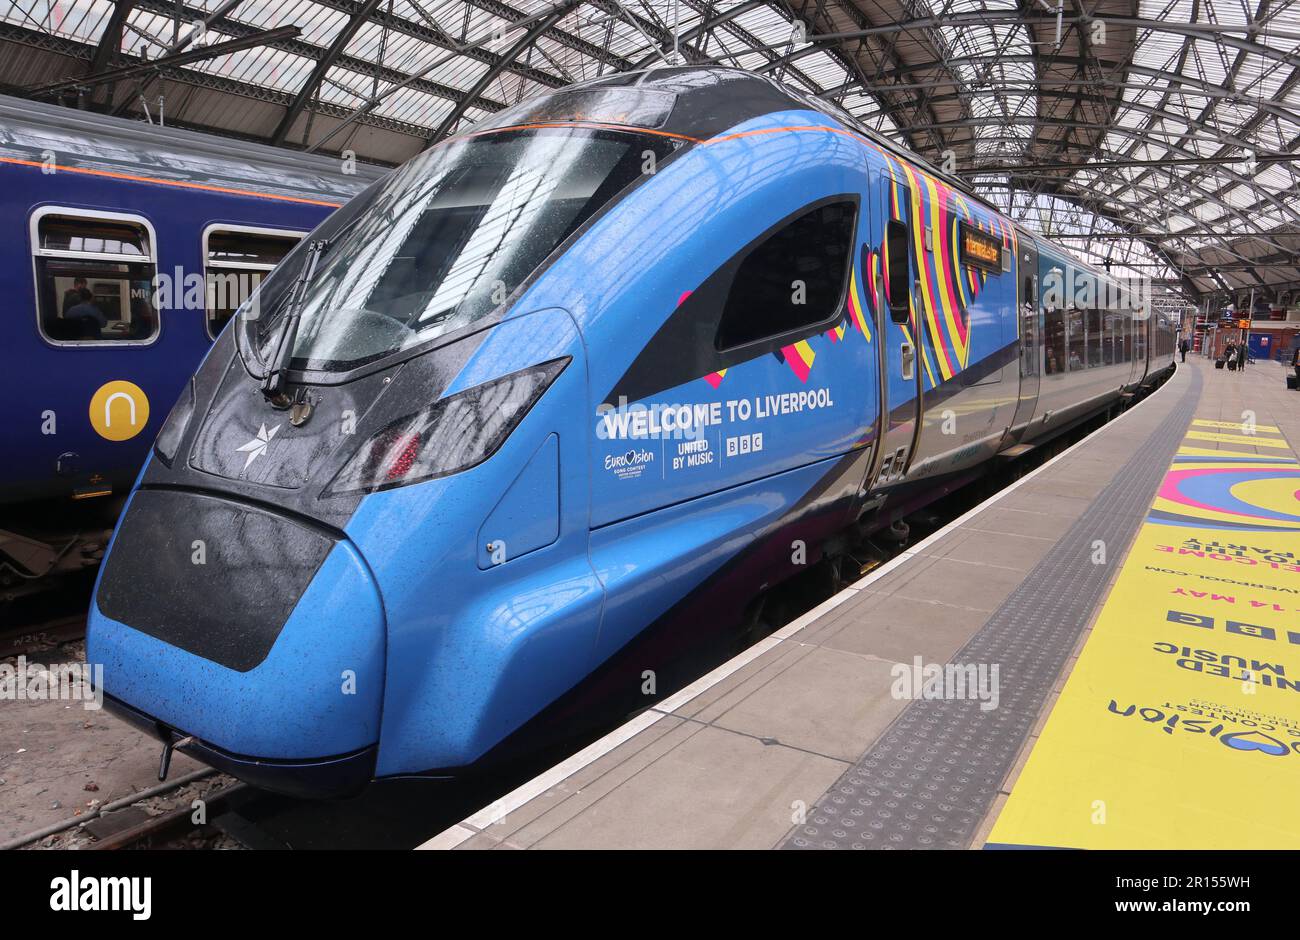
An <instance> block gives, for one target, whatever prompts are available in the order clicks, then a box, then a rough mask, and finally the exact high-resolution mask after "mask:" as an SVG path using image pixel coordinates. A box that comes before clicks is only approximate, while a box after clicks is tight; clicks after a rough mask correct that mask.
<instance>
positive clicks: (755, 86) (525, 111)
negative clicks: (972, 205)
mask: <svg viewBox="0 0 1300 940" xmlns="http://www.w3.org/2000/svg"><path fill="white" fill-rule="evenodd" d="M619 88H627V89H634V90H635V91H637V92H639V93H642V94H647V93H648V94H649V95H660V96H664V98H665V104H664V106H663V108H662V109H659V110H658V111H657V110H656V109H655V108H653V107H642V108H636V107H635V106H634V105H628V107H632V108H633V109H634V111H635V113H636V114H637V115H638V116H640V117H641V118H642V119H644V120H643V121H642V122H641V126H644V127H646V128H648V129H649V128H653V129H655V130H659V131H662V132H666V133H671V134H676V135H680V136H683V137H690V138H696V139H704V138H708V137H712V136H714V135H716V134H719V133H721V132H722V131H725V130H727V129H729V128H732V127H735V126H736V125H737V124H739V123H741V122H742V121H746V120H749V119H751V118H755V117H759V116H761V115H764V114H770V113H771V112H773V111H785V110H791V109H800V108H801V109H806V110H813V111H820V112H821V113H822V114H825V115H826V116H827V117H831V118H834V119H835V120H836V121H839V122H840V123H841V124H843V125H844V126H845V127H848V128H850V129H851V130H853V131H854V132H855V133H857V134H860V135H861V136H862V137H865V138H867V139H868V140H870V141H871V142H872V143H873V144H875V145H876V146H878V147H879V148H880V149H882V150H887V151H889V152H890V153H891V154H892V155H894V156H896V157H898V158H900V159H904V160H907V161H908V162H910V163H912V164H913V165H915V166H918V167H921V168H922V169H924V170H925V172H926V173H928V174H929V175H931V176H933V177H935V178H937V179H941V180H943V182H944V183H945V184H947V185H948V186H950V187H952V188H953V189H955V190H957V191H958V192H960V193H961V194H962V195H963V196H967V197H969V198H971V199H974V200H975V201H977V202H979V203H980V204H981V205H982V206H984V207H985V208H987V209H988V210H989V211H990V212H993V213H995V214H997V215H999V216H1000V215H1002V213H1001V211H1000V210H999V209H998V208H997V207H996V206H994V205H993V204H992V203H990V202H989V201H988V200H987V199H985V198H984V197H983V196H981V195H980V194H979V193H977V192H975V191H974V189H972V188H971V186H970V184H969V183H967V182H966V181H965V180H962V179H960V178H958V177H955V176H953V175H951V174H949V173H945V172H944V171H942V170H940V169H938V168H937V167H935V166H933V165H932V164H930V163H929V162H928V161H926V160H925V158H923V157H921V156H920V155H918V154H916V153H913V152H912V151H911V150H908V149H907V148H905V147H901V146H899V145H898V144H897V143H895V142H894V141H891V140H889V139H888V138H887V137H884V136H882V135H881V134H879V133H877V132H876V131H874V130H872V129H871V128H869V127H867V126H866V125H865V124H863V123H862V122H860V121H858V120H857V119H856V118H855V117H853V115H851V114H849V113H848V112H847V111H845V110H843V109H842V108H839V107H837V106H836V105H834V104H832V103H831V102H829V101H826V100H824V99H822V98H818V97H816V96H814V95H807V94H804V93H802V92H800V91H798V90H796V89H794V88H791V87H790V86H788V85H785V84H782V83H781V82H779V81H777V80H776V79H774V78H771V77H769V76H766V75H758V74H755V73H754V72H748V71H745V70H744V69H737V68H732V67H730V66H724V65H688V66H661V67H657V68H650V69H644V70H642V71H639V72H617V73H614V74H611V75H605V76H602V77H600V78H594V79H590V80H588V81H585V82H578V83H576V84H573V85H567V86H565V87H564V88H557V89H555V90H553V91H550V92H548V93H546V94H544V95H541V96H539V97H536V98H530V99H528V100H527V101H523V102H521V103H520V104H518V105H515V106H514V107H511V108H507V109H506V110H505V111H501V112H498V113H497V114H494V115H492V117H490V118H487V119H486V120H484V121H481V122H479V123H478V124H476V125H474V126H473V127H470V128H468V132H469V133H474V132H475V131H479V130H483V129H485V128H490V127H501V126H506V125H509V124H513V123H517V122H519V121H520V120H521V119H525V118H526V116H531V115H536V114H538V113H539V112H540V113H542V114H546V115H548V116H549V115H554V116H555V117H556V118H557V119H562V118H560V114H562V113H563V110H564V106H563V102H564V101H565V99H578V98H580V97H581V96H582V95H584V94H588V93H590V92H591V91H593V90H599V89H619ZM668 95H671V96H672V98H671V100H668V99H667V96H668ZM548 103H553V104H550V105H549V106H548ZM575 110H576V111H578V112H581V113H589V112H588V106H587V103H586V102H584V103H583V104H581V105H576V106H575ZM656 118H657V119H658V122H657V123H652V121H653V120H655V119H656ZM534 119H535V118H534ZM568 119H569V120H572V119H573V118H572V117H569V118H568ZM610 123H620V122H619V121H617V120H611V122H610ZM627 123H629V124H632V125H634V126H635V125H637V124H638V123H639V122H638V120H636V119H635V118H634V119H633V120H631V121H628V122H627Z"/></svg>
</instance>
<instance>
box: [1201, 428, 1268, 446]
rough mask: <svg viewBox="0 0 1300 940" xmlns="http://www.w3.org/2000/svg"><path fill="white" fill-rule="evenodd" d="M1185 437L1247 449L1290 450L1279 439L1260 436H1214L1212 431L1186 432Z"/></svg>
mask: <svg viewBox="0 0 1300 940" xmlns="http://www.w3.org/2000/svg"><path fill="white" fill-rule="evenodd" d="M1257 430H1258V429H1257ZM1187 436H1188V437H1189V438H1191V439H1192V440H1195V441H1218V442H1219V443H1220V444H1243V445H1245V446H1247V447H1271V448H1276V449H1278V450H1290V449H1291V448H1290V447H1289V446H1288V445H1287V442H1286V441H1284V440H1282V439H1281V438H1279V437H1265V436H1264V435H1262V434H1216V433H1214V432H1213V431H1188V432H1187Z"/></svg>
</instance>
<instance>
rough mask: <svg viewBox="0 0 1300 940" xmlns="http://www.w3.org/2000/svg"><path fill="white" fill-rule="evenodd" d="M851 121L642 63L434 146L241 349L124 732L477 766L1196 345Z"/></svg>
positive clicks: (755, 86)
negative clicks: (1181, 342) (1179, 347)
mask: <svg viewBox="0 0 1300 940" xmlns="http://www.w3.org/2000/svg"><path fill="white" fill-rule="evenodd" d="M1121 287H1122V285H1119V284H1117V283H1116V282H1114V281H1113V280H1111V279H1110V278H1108V277H1107V276H1106V275H1105V274H1104V273H1102V272H1100V271H1097V270H1094V269H1092V268H1088V267H1086V266H1084V265H1082V264H1080V263H1079V262H1077V261H1075V260H1073V259H1071V258H1070V257H1069V256H1068V255H1066V254H1065V253H1063V252H1061V251H1060V250H1058V249H1057V248H1055V247H1053V246H1052V245H1051V244H1050V243H1048V242H1046V241H1044V240H1042V239H1040V238H1038V237H1036V236H1033V235H1031V234H1029V233H1028V232H1026V231H1024V230H1023V229H1020V228H1018V227H1017V226H1016V225H1015V224H1014V223H1013V222H1012V221H1011V220H1009V219H1007V218H1005V217H1003V216H1001V215H1000V214H999V213H998V212H997V211H996V210H995V209H994V208H993V207H992V206H991V205H989V204H988V203H986V202H984V201H983V200H981V199H980V198H979V197H977V196H976V195H974V194H973V193H972V192H971V191H970V190H969V189H967V188H966V187H965V186H963V184H961V183H960V182H959V181H957V180H956V179H953V178H949V177H946V176H944V175H943V174H941V173H939V172H937V171H936V170H934V169H932V168H930V167H928V166H926V165H924V164H923V163H921V162H920V161H919V160H918V159H917V158H916V157H914V156H912V155H909V154H908V153H906V152H903V151H901V150H899V149H897V148H895V147H894V146H893V145H891V144H889V143H887V142H886V141H884V140H882V139H880V138H879V137H877V136H876V135H874V134H872V133H871V132H869V131H867V130H866V129H864V128H862V127H860V126H859V125H857V124H856V123H855V122H854V121H853V120H852V119H851V118H850V117H848V116H847V115H845V114H842V113H840V112H839V111H837V110H835V109H834V108H833V107H831V106H829V105H827V104H826V103H825V102H823V101H820V100H815V99H811V98H808V97H805V96H803V95H801V94H799V93H797V92H795V91H792V90H790V89H788V88H785V87H783V86H782V85H780V84H778V83H775V82H772V81H769V80H767V79H764V78H761V77H756V76H754V75H751V74H748V73H744V72H741V71H735V70H729V69H723V68H662V69H658V70H652V71H649V72H642V73H635V74H625V75H617V76H610V77H607V78H603V79H600V80H597V81H594V82H589V83H585V84H582V85H578V86H574V87H571V88H568V89H565V90H561V91H557V92H554V93H551V94H548V95H546V96H544V97H540V98H537V99H534V100H532V101H528V102H525V103H523V104H521V105H518V106H516V107H514V108H512V109H509V110H507V111H505V112H502V113H500V114H498V115H495V116H494V117H493V118H492V119H490V120H489V121H487V122H485V123H483V124H480V125H477V126H476V127H475V128H473V129H472V131H471V132H469V133H465V134H462V135H460V136H457V137H455V138H453V139H450V140H448V141H446V142H444V143H442V144H440V145H439V146H437V147H434V148H431V149H430V150H428V151H426V152H425V153H424V154H422V155H421V156H419V157H417V158H416V159H414V160H412V161H411V162H410V163H408V164H407V165H405V166H404V167H402V168H401V169H400V170H398V171H396V172H395V173H394V174H393V175H391V176H390V177H389V178H388V179H387V180H385V181H384V182H383V183H382V184H380V185H378V186H377V187H375V188H372V189H371V190H369V191H368V192H367V193H366V194H364V195H363V196H361V197H359V198H358V199H355V200H353V201H352V202H351V203H349V204H348V205H347V206H346V207H345V208H344V209H342V210H340V211H339V212H338V213H336V214H335V215H333V216H331V217H330V218H329V219H328V220H327V221H326V222H325V223H324V224H323V225H321V226H320V227H319V228H318V229H317V230H316V231H315V232H314V233H313V234H312V235H311V236H310V238H309V239H308V240H306V241H305V242H303V243H302V244H300V245H299V246H298V247H297V248H295V249H294V251H293V252H292V253H291V254H290V255H289V256H288V257H287V258H286V259H285V262H284V264H283V265H282V266H281V267H280V268H279V269H278V270H277V271H276V273H275V274H274V275H273V276H272V277H271V278H269V279H268V280H267V281H266V282H265V283H264V284H263V285H262V287H261V289H260V291H259V294H258V296H257V298H255V299H256V301H257V302H256V304H250V306H251V307H256V308H257V311H256V316H246V315H243V314H241V315H240V316H239V317H237V319H236V322H235V324H234V325H232V327H231V328H230V329H228V330H226V332H225V333H223V334H222V335H221V337H220V338H219V339H218V340H217V343H216V345H215V346H214V348H213V351H212V353H211V354H210V355H209V356H208V357H207V359H206V360H205V361H204V363H203V366H202V367H201V368H200V369H199V371H198V373H197V374H196V375H195V376H194V378H193V380H192V381H191V382H190V383H189V385H188V387H187V388H186V389H185V391H184V393H183V394H182V396H181V399H180V401H179V402H178V403H177V405H176V407H175V408H174V409H173V411H172V413H171V416H170V417H169V418H168V420H167V422H166V423H165V424H164V426H163V428H162V430H161V433H160V434H159V436H158V440H157V443H156V445H155V447H154V452H153V455H152V456H151V458H150V459H149V462H148V464H147V466H146V467H145V469H144V470H143V472H142V473H141V475H140V478H139V481H138V484H137V486H136V488H135V490H134V491H133V493H132V495H131V498H130V503H129V505H128V507H127V510H126V512H125V514H124V516H123V520H122V522H121V525H120V526H119V528H118V531H117V533H116V535H115V537H114V542H113V544H112V546H111V549H110V552H109V555H108V558H107V560H106V563H105V565H104V567H103V569H102V570H101V572H100V581H99V584H98V586H97V589H96V594H95V600H94V606H93V609H92V611H91V616H90V626H89V632H88V654H89V657H90V660H91V661H93V662H96V663H102V664H103V666H104V681H103V686H104V691H105V693H106V697H107V701H108V704H109V706H110V707H111V708H113V709H114V710H115V711H116V712H117V713H118V714H120V715H123V716H125V717H127V718H128V719H129V720H131V721H133V722H136V723H138V724H139V725H140V726H141V727H143V728H146V729H148V730H149V731H151V732H152V733H154V734H156V735H157V736H158V737H159V738H160V739H161V740H162V741H163V743H164V746H165V751H164V753H165V754H166V753H169V749H170V748H171V747H172V746H177V747H180V748H181V749H182V750H184V751H185V752H187V753H190V754H192V755H194V756H196V757H198V758H200V759H202V760H204V761H206V762H208V763H210V764H212V765H214V766H217V767H220V768H223V769H226V770H228V771H230V772H232V773H234V774H235V775H237V776H239V777H241V778H243V779H245V780H247V781H250V782H252V783H255V784H258V785H261V786H265V787H269V788H273V789H278V790H281V791H284V792H290V793H296V794H304V795H313V796H338V795H345V794H349V793H354V792H357V791H358V790H359V789H361V788H363V787H365V786H366V785H367V783H368V782H369V781H371V780H373V779H376V778H395V777H403V776H410V775H419V776H425V777H434V778H437V777H454V776H457V775H462V774H466V773H470V772H472V771H475V770H478V769H482V768H485V767H490V766H492V765H493V762H494V761H497V760H502V759H508V758H509V757H510V756H512V755H515V754H517V753H519V752H520V750H521V749H522V750H526V749H528V748H529V747H532V746H535V745H536V744H537V742H539V741H542V740H544V739H546V737H547V735H548V734H550V733H551V731H552V729H556V728H559V729H565V728H570V729H571V728H573V727H576V726H578V725H580V724H581V723H582V721H583V720H584V718H585V717H587V715H588V709H587V706H588V703H590V702H592V701H595V700H597V699H598V698H599V697H600V696H602V695H605V694H610V693H611V690H614V689H617V688H623V689H625V688H626V687H627V684H628V683H629V682H632V683H636V684H637V685H642V684H645V683H647V680H649V681H650V682H653V676H654V675H655V674H656V672H657V671H659V670H662V669H666V668H668V667H669V666H670V664H671V663H672V661H673V658H674V657H675V656H678V655H679V653H680V651H681V650H682V649H683V648H684V647H685V645H687V644H689V643H691V642H693V641H695V640H696V639H698V638H699V637H702V636H704V635H707V634H710V633H712V632H715V631H722V630H727V629H731V628H732V627H733V626H734V625H735V624H736V622H737V621H738V619H740V617H741V613H742V611H744V610H746V609H747V608H749V607H750V606H751V601H752V600H753V599H754V598H755V597H757V596H762V595H763V593H764V592H765V591H769V590H771V589H772V588H774V587H775V586H776V585H778V584H781V583H782V582H785V581H786V580H787V579H790V578H792V577H793V576H795V575H797V574H799V573H801V572H803V571H806V570H807V568H808V566H809V565H814V564H822V563H826V564H835V563H836V562H837V561H838V560H840V559H842V558H844V557H846V556H847V555H848V553H849V552H850V551H851V549H852V547H853V546H854V545H855V543H856V542H857V541H858V540H859V539H860V538H861V537H862V536H863V535H864V534H866V533H869V532H870V531H872V530H873V529H874V528H877V527H879V526H882V525H888V524H890V523H891V522H892V521H894V520H896V519H899V518H901V517H902V516H903V515H905V514H907V513H908V512H910V511H912V510H913V509H914V508H915V507H916V506H919V505H921V504H922V503H924V502H925V501H926V500H927V499H933V498H934V494H936V493H941V492H945V491H946V490H947V489H949V488H951V487H952V486H954V485H955V484H956V482H958V481H961V480H964V479H969V478H971V477H972V476H974V475H976V474H978V473H980V472H981V471H982V470H983V468H985V467H986V466H987V465H988V463H989V462H990V461H992V460H994V459H995V458H997V457H998V456H999V455H1004V456H1014V455H1016V454H1018V453H1021V452H1023V451H1024V450H1026V449H1028V448H1031V447H1033V446H1035V445H1036V444H1037V443H1039V442H1041V441H1043V440H1045V439H1047V438H1049V437H1051V436H1052V435H1054V434H1057V433H1059V432H1060V431H1061V430H1062V429H1063V428H1065V427H1068V426H1069V425H1071V424H1072V423H1075V422H1078V421H1080V420H1083V419H1085V418H1087V417H1089V416H1091V415H1095V414H1096V413H1097V412H1098V411H1100V410H1102V409H1106V408H1109V407H1113V406H1115V405H1117V404H1120V403H1122V402H1123V401H1124V400H1125V399H1126V397H1128V396H1132V395H1134V394H1136V393H1137V392H1138V391H1139V390H1140V388H1141V387H1142V386H1143V385H1144V384H1150V383H1153V382H1155V381H1156V380H1158V378H1159V377H1160V376H1161V375H1162V374H1163V373H1164V372H1166V371H1167V370H1169V369H1171V368H1172V367H1173V351H1174V332H1173V329H1174V328H1173V324H1172V323H1170V322H1168V321H1167V320H1165V319H1162V318H1160V317H1155V316H1152V315H1150V312H1149V309H1144V308H1143V306H1142V305H1141V304H1140V303H1135V302H1133V300H1132V298H1131V297H1130V296H1129V295H1128V294H1126V293H1124V292H1123V291H1121V290H1120V288H1121Z"/></svg>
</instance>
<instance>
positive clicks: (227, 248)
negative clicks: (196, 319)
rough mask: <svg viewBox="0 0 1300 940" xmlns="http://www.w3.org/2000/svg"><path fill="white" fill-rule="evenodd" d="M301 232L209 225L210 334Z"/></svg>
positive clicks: (206, 267) (207, 282)
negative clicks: (278, 231)
mask: <svg viewBox="0 0 1300 940" xmlns="http://www.w3.org/2000/svg"><path fill="white" fill-rule="evenodd" d="M302 237H303V233H302V232H283V233H277V232H267V231H262V230H259V229H247V228H241V227H239V226H230V227H227V228H215V227H214V228H210V229H208V230H207V231H206V232H205V233H204V236H203V241H204V246H203V257H204V267H203V282H204V285H205V288H206V294H205V296H206V307H207V327H208V336H209V337H210V338H211V339H216V338H217V334H218V333H220V332H221V328H222V327H224V326H225V325H226V321H228V320H229V319H230V318H231V317H233V316H234V315H235V311H236V310H238V309H239V307H240V305H241V304H242V303H243V302H244V301H245V300H247V299H248V298H249V296H250V295H251V294H252V293H253V291H255V290H257V286H258V285H259V284H260V283H261V282H262V279H263V278H264V277H266V275H267V272H269V271H270V270H271V269H273V268H274V267H275V266H276V265H277V264H279V263H280V261H281V260H282V259H283V258H284V256H285V255H287V254H288V253H289V252H290V251H292V250H293V246H294V245H296V244H298V242H299V241H300V240H301V239H302Z"/></svg>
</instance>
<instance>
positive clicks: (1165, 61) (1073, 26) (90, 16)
mask: <svg viewBox="0 0 1300 940" xmlns="http://www.w3.org/2000/svg"><path fill="white" fill-rule="evenodd" d="M1297 23H1300V0H1232V2H1229V0H719V2H710V0H564V2H560V3H556V2H554V0H508V2H507V0H15V2H14V3H11V4H8V5H7V6H6V7H5V9H4V10H3V11H0V45H2V46H3V49H2V50H0V52H2V53H3V54H0V90H3V91H6V92H8V93H10V94H18V95H24V96H28V97H33V98H38V99H40V100H45V101H59V100H61V101H63V102H65V103H71V104H76V103H80V104H81V105H82V106H85V107H90V108H93V109H97V110H106V111H111V112H114V113H118V114H124V115H130V116H138V117H139V118H140V119H142V120H144V119H148V120H152V121H155V122H156V121H160V120H161V121H163V122H165V123H167V124H171V125H179V126H183V127H188V128H194V129H200V130H209V131H214V132H216V133H221V134H227V135H231V136H236V137H241V138H244V139H249V140H256V141H261V142H267V143H272V144H275V145H277V146H282V147H288V148H293V149H311V150H313V151H315V152H320V153H337V152H340V151H343V150H351V151H353V152H355V153H356V155H357V156H358V157H359V158H361V159H363V160H371V161H375V162H379V163H384V164H396V163H400V162H402V161H404V160H406V159H407V158H409V157H410V156H412V155H413V154H415V153H417V152H419V151H420V150H421V149H422V148H423V147H424V146H426V143H427V142H428V141H430V140H436V139H438V138H440V137H442V136H445V135H447V134H449V133H452V132H454V131H455V130H457V129H460V128H463V127H464V126H467V125H469V124H472V123H474V122H476V121H479V120H481V119H483V118H485V117H486V116H488V115H490V114H492V113H495V112H496V111H499V110H501V109H502V108H504V107H508V106H510V105H512V104H514V103H516V102H518V101H520V100H522V99H524V98H527V97H530V96H532V95H535V94H538V93H540V92H543V91H545V90H548V89H552V88H558V87H562V86H564V85H567V84H570V83H572V82H575V81H582V80H585V79H590V78H594V77H597V76H600V75H606V74H609V73H610V72H618V71H629V70H633V69H638V68H646V67H650V66H652V65H655V64H656V63H658V64H663V63H677V62H680V63H684V64H690V63H715V64H723V65H730V66H735V67H738V68H744V69H749V70H752V71H755V72H760V73H763V74H768V75H772V76H774V77H777V78H779V79H780V80H782V81H784V82H786V83H788V84H790V85H792V86H794V87H796V88H799V89H802V90H804V91H806V92H808V93H811V94H815V95H820V96H823V97H825V98H826V99H828V100H830V101H833V102H834V103H836V104H838V105H840V106H841V107H843V108H844V109H846V110H847V111H849V112H850V113H851V114H853V115H854V116H856V117H857V118H859V119H860V120H861V121H862V122H863V123H865V124H867V125H868V126H870V127H872V128H875V129H877V130H878V131H880V132H881V133H882V134H884V135H886V136H887V137H890V138H892V139H894V140H896V141H898V142H899V143H901V144H903V145H904V146H907V147H909V148H911V149H913V150H915V151H917V152H918V153H920V154H921V155H922V156H924V157H925V158H926V159H928V160H929V161H930V162H931V163H934V164H935V165H938V166H944V167H945V168H948V167H951V169H952V170H953V172H954V173H955V174H956V175H958V176H961V177H963V178H964V179H966V180H968V181H970V182H971V184H972V185H973V186H974V188H975V189H976V190H978V191H980V192H981V193H983V194H984V195H986V196H987V197H988V198H989V199H991V200H992V201H993V202H994V203H996V204H997V205H999V206H1000V207H1002V208H1003V209H1004V210H1006V211H1007V212H1008V214H1010V215H1011V216H1012V217H1014V218H1017V219H1019V220H1021V221H1023V222H1024V223H1025V224H1026V225H1027V226H1028V227H1029V228H1031V229H1034V230H1037V231H1040V232H1042V233H1044V234H1046V235H1048V236H1050V237H1052V238H1055V239H1057V240H1058V241H1060V242H1061V243H1063V244H1065V245H1066V246H1067V247H1069V248H1071V249H1073V250H1074V251H1075V252H1076V253H1077V254H1079V255H1080V256H1082V257H1085V258H1088V259H1089V260H1092V261H1095V262H1098V263H1101V262H1106V261H1110V262H1111V263H1112V271H1113V272H1114V273H1118V274H1125V273H1135V274H1141V275H1144V276H1148V277H1152V278H1154V279H1156V280H1157V281H1159V282H1161V283H1163V284H1165V285H1167V286H1169V287H1170V288H1171V289H1174V290H1177V291H1179V292H1180V293H1181V294H1182V295H1183V296H1184V297H1186V298H1189V299H1193V300H1197V299H1200V298H1202V297H1204V296H1205V295H1210V294H1213V295H1218V297H1219V299H1221V297H1222V296H1223V295H1227V296H1231V295H1233V294H1236V295H1238V301H1239V302H1240V301H1241V300H1243V299H1244V292H1248V291H1249V290H1250V288H1252V287H1254V288H1262V289H1263V292H1264V293H1265V294H1274V293H1275V292H1276V291H1278V290H1287V289H1290V290H1292V291H1294V290H1295V289H1300V185H1298V183H1297V173H1296V158H1297V149H1298V148H1300V87H1297V86H1298V85H1300V26H1297V25H1296V24H1297Z"/></svg>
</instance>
